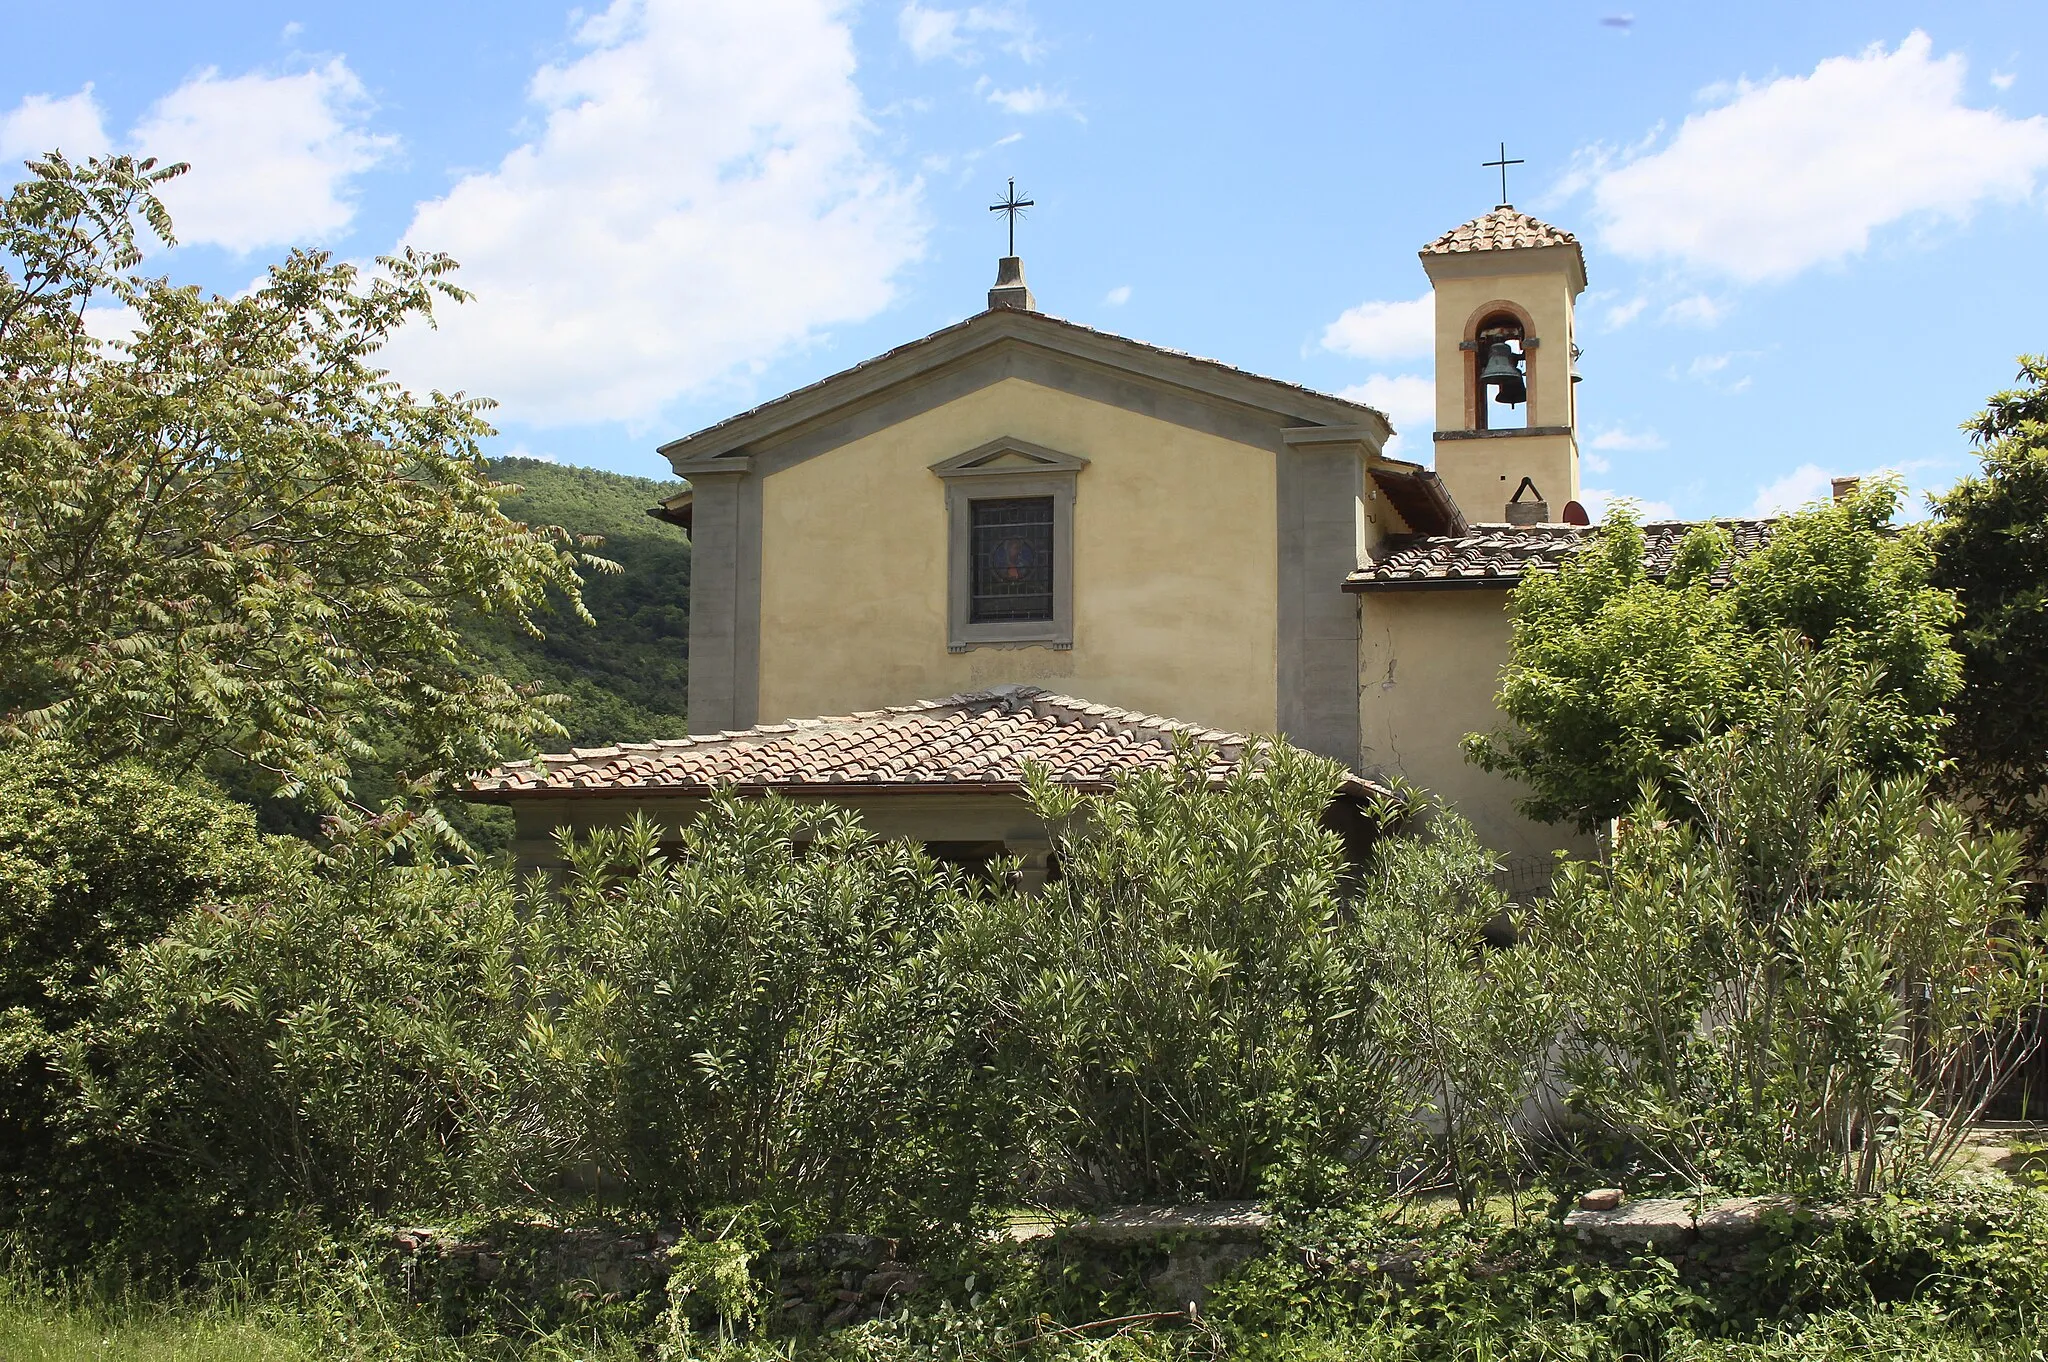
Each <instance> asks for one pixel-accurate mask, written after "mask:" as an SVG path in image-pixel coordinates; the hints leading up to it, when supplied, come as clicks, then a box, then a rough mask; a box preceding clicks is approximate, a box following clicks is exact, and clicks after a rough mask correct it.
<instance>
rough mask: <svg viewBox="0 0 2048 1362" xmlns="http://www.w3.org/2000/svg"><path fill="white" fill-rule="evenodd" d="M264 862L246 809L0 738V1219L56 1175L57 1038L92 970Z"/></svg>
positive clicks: (14, 1214)
mask: <svg viewBox="0 0 2048 1362" xmlns="http://www.w3.org/2000/svg"><path fill="white" fill-rule="evenodd" d="M272 873H273V853H272V851H271V850H270V849H269V848H268V847H266V845H265V844H264V842H263V840H262V839H261V838H259V837H258V836H257V833H256V826H255V823H254V821H253V820H252V818H251V817H250V815H249V812H248V811H247V810H246V809H244V808H242V807H241V806H239V805H237V804H234V803H232V802H230V801H228V800H225V799H222V798H220V797H218V796H217V795H215V794H213V793H212V792H210V791H208V790H205V789H203V788H195V787H188V786H185V785H181V784H178V783H177V782H175V781H172V780H170V779H167V778H166V777H164V776H161V775H158V774H156V773H154V772H151V771H149V770H147V769H146V768H144V767H142V766H140V765H138V764H135V763H132V762H106V763H101V762H95V761H90V760H87V759H86V758H84V757H82V756H80V755H79V754H78V753H76V752H74V751H72V750H70V749H68V748H65V747H62V746H59V745H57V744H53V743H36V744H28V745H23V746H17V747H11V748H0V1220H5V1221H14V1220H17V1219H18V1218H19V1217H20V1216H21V1215H23V1214H26V1213H27V1212H28V1211H29V1209H30V1208H31V1207H33V1206H35V1205H36V1204H37V1203H38V1202H39V1201H40V1200H42V1199H43V1198H44V1197H45V1196H46V1194H47V1192H48V1190H49V1188H50V1187H51V1185H52V1184H53V1183H56V1182H59V1181H62V1180H64V1179H66V1178H67V1177H68V1176H70V1169H71V1164H72V1161H71V1159H70V1158H69V1157H68V1156H67V1155H66V1154H65V1153H64V1151H63V1150H62V1149H61V1148H60V1146H59V1143H58V1141H59V1134H58V1130H57V1126H56V1119H57V1113H58V1110H59V1108H60V1107H61V1105H62V1101H63V1098H62V1095H61V1092H62V1083H61V1080H60V1079H59V1077H58V1074H57V1068H58V1060H59V1037H61V1036H62V1035H63V1033H64V1032H65V1030H66V1029H67V1028H69V1027H70V1026H72V1025H73V1024H74V1023H76V1022H77V1021H78V1020H79V1019H80V1018H81V1017H82V1016H84V1015H86V1014H87V1013H88V1012H89V1011H90V1010H91V1009H92V1008H93V1007H94V1006H95V1000H96V997H97V982H96V981H97V979H98V977H99V976H100V974H101V972H102V971H104V970H107V969H109V968H111V967H113V966H115V965H116V964H117V962H118V961H119V960H120V958H121V955H122V953H123V952H124V951H125V950H127V949H128V948H129V947H131V946H134V945H136V944H137V943H141V942H147V941H149V940H152V939H154V938H155V937H156V936H157V935H158V934H159V933H161V932H162V931H163V930H164V929H165V927H166V926H167V925H168V924H169V923H171V922H172V921H174V920H176V919H177V918H178V917H180V916H181V915H183V914H185V913H187V912H189V911H191V910H192V909H193V908H195V907H197V906H199V905H202V904H208V903H216V902H220V901H222V900H224V899H225V898H227V897H228V896H230V895H233V894H236V893H242V892H247V891H249V890H251V889H254V888H256V887H258V886H259V885H261V884H262V883H263V882H265V880H266V879H267V878H268V877H269V876H270V875H271V874H272Z"/></svg>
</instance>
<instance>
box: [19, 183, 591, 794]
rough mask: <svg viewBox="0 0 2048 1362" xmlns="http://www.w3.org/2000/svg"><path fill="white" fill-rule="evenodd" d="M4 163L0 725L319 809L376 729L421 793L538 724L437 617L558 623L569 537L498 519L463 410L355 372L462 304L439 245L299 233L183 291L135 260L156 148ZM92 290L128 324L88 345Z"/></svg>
mask: <svg viewBox="0 0 2048 1362" xmlns="http://www.w3.org/2000/svg"><path fill="white" fill-rule="evenodd" d="M30 170H31V172H32V178H30V179H28V180H27V181H25V182H23V183H22V184H19V185H17V186H16V187H15V189H14V190H13V192H12V193H11V194H10V195H9V196H8V197H7V199H6V200H5V202H4V204H0V659H4V661H0V737H4V738H11V739H15V740H19V739H21V738H24V737H29V736H58V737H62V738H64V739H66V740H68V741H70V742H72V743H74V744H75V745H77V746H78V747H79V748H80V749H81V750H83V751H85V752H87V753H89V754H91V755H93V756H97V757H102V758H114V757H121V756H127V755H136V754H140V755H146V756H147V757H148V758H149V760H151V761H152V762H153V763H155V764H158V765H160V766H162V767H165V768H167V769H170V770H174V771H179V770H189V769H193V768H195V767H198V766H200V765H201V764H202V763H205V762H207V761H209V760H216V759H221V758H223V757H224V758H226V759H228V760H230V761H232V762H235V763H239V764H243V765H246V766H247V767H249V768H252V769H254V770H257V771H260V772H263V773H265V775H266V776H267V777H268V778H269V779H271V780H273V781H275V782H276V783H277V784H278V786H279V787H280V788H281V789H282V790H283V791H284V792H285V793H287V794H290V795H295V796H296V795H304V796H306V797H308V798H309V799H310V800H312V801H314V802H316V803H318V804H321V805H322V806H324V807H327V808H330V809H340V808H342V807H343V806H344V802H345V801H346V799H347V797H348V796H349V794H350V772H351V767H352V765H353V764H355V763H358V762H361V761H364V760H366V759H368V758H370V757H371V756H372V755H373V754H374V753H375V751H376V749H377V747H378V746H379V744H384V745H385V746H387V747H393V748H396V749H397V750H398V751H399V752H400V753H401V754H402V755H401V757H400V759H399V760H398V761H397V762H396V763H395V764H396V767H397V769H398V770H399V771H400V772H401V774H402V775H403V777H404V779H405V782H406V784H407V785H408V786H409V787H411V788H415V789H419V790H426V789H430V788H432V787H434V786H435V785H436V784H438V783H440V782H442V781H443V780H445V779H446V778H447V777H448V776H449V775H451V774H459V773H461V772H464V771H467V770H470V769H474V768H476V767H478V766H481V765H485V764H488V763H489V762H490V761H491V760H493V759H494V758H495V757H496V756H497V755H498V754H499V753H500V752H501V751H504V750H508V749H516V748H520V747H523V746H526V745H528V744H529V743H530V741H531V740H532V739H533V738H535V737H536V736H538V735H541V734H545V733H553V732H559V731H560V730H559V726H558V725H555V724H554V723H553V722H552V721H551V720H550V719H549V718H548V714H547V697H545V696H543V695H541V694H539V693H538V692H537V690H536V689H533V688H527V689H522V688H519V687H515V686H514V685H512V684H510V683H509V682H507V681H505V680H504V679H502V678H501V677H498V676H496V675H494V674H492V673H491V672H489V671H487V670H485V669H483V668H481V667H479V666H477V665H476V664H475V660H474V658H473V656H472V655H471V653H470V650H469V649H468V648H467V647H466V646H465V644H464V642H463V636H462V635H461V634H460V633H459V632H457V630H456V629H454V628H453V627H452V625H453V624H454V622H455V621H456V620H457V619H458V618H460V617H461V616H462V615H463V614H464V613H465V612H476V613H480V614H483V615H486V616H492V617H496V618H499V619H502V620H505V621H507V622H508V623H509V624H510V625H511V626H512V627H514V628H519V629H529V630H530V629H532V628H534V627H535V626H534V624H533V617H534V614H535V612H536V611H537V610H538V609H539V608H540V607H541V606H542V605H543V603H544V602H545V601H546V600H547V599H548V598H549V595H550V593H554V596H555V598H556V599H558V600H560V601H561V602H563V603H564V605H565V607H566V608H567V609H568V610H570V611H572V612H574V613H577V614H578V615H581V614H582V613H583V611H582V604H581V595H580V575H579V573H578V571H577V564H578V561H579V555H578V553H577V552H576V549H577V546H576V545H575V544H574V543H572V542H571V541H570V539H569V537H568V536H567V535H566V534H565V533H563V532H561V531H557V530H548V529H533V528H530V527H528V526H525V525H521V524H519V523H517V522H515V521H513V520H511V519H510V518H509V517H507V516H506V515H505V513H504V511H503V510H502V508H501V507H500V505H499V498H500V496H501V495H502V494H503V491H504V489H503V488H501V487H499V486H498V485H497V484H495V483H493V482H492V481H491V479H490V478H489V476H488V475H487V473H486V471H485V468H484V465H483V461H482V459H481V456H480V455H479V453H478V448H477V441H478V440H479V438H481V437H482V436H484V435H485V434H487V433H489V427H488V426H487V425H486V424H485V423H484V420H483V417H482V412H483V410H484V409H485V408H486V407H487V405H488V404H487V403H486V402H484V401H483V400H481V399H474V398H466V397H463V396H462V395H460V394H457V395H454V396H447V395H443V394H440V393H434V394H432V395H430V396H428V397H426V398H420V397H417V396H415V395H413V394H411V393H409V392H407V391H405V390H404V389H403V388H402V387H400V386H399V385H398V384H396V383H395V382H393V381H392V380H391V379H390V378H389V377H388V376H387V375H386V374H385V373H384V371H382V370H379V369H377V368H375V367H374V365H373V361H374V358H375V356H376V353H377V351H378V349H379V348H380V347H381V346H382V345H383V344H384V342H385V341H386V339H387V338H388V337H389V336H390V335H391V334H392V333H393V332H394V331H395V330H396V329H397V328H399V327H401V326H403V325H405V324H407V323H408V322H413V321H428V322H430V321H431V318H432V311H433V307H434V305H435V303H436V301H437V300H440V301H457V300H460V299H461V298H462V297H463V294H462V293H461V291H460V290H458V289H456V288H455V287H454V285H453V284H452V283H451V282H450V281H449V279H448V274H449V272H450V271H451V270H452V269H453V268H454V265H453V262H451V261H450V260H448V259H447V258H446V257H445V256H439V255H427V254H421V253H419V252H416V251H412V250H408V251H407V252H406V253H405V254H403V255H400V256H395V257H387V258H384V259H382V260H380V261H379V262H378V265H377V268H376V269H375V270H373V271H367V272H366V271H363V270H359V269H358V268H357V267H355V266H353V265H349V264H343V263H337V262H335V261H334V260H332V259H331V258H330V257H328V256H327V255H325V254H322V253H316V252H303V251H302V252H295V253H293V254H292V256H291V257H290V258H289V259H288V260H287V261H286V262H285V263H283V264H281V265H277V266H274V267H272V268H271V269H270V270H269V272H268V273H267V275H266V276H265V278H264V279H263V281H262V282H261V283H259V284H258V285H257V286H256V287H254V288H253V289H251V290H250V291H249V292H248V293H246V294H244V295H242V296H240V297H236V298H220V297H208V296H205V295H203V294H202V293H201V292H200V291H199V290H197V289H194V288H187V287H178V286H175V285H173V284H171V283H170V282H168V281H166V280H163V279H150V278H144V277H141V276H140V275H137V274H135V273H134V272H133V271H134V269H135V267H136V266H137V265H138V264H139V262H140V260H141V259H142V251H141V248H140V245H139V244H138V232H139V229H140V228H143V227H146V228H147V229H148V230H149V231H151V232H153V233H154V234H155V235H156V236H157V237H159V238H160V239H162V240H164V241H166V242H169V241H171V240H172V237H171V226H170V221H169V219H168V217H167V215H166V214H165V212H164V209H163V207H162V205H161V204H160V203H159V202H158V201H157V199H156V198H155V196H154V190H155V188H156V187H157V186H158V185H160V184H161V183H162V182H163V181H164V180H166V179H168V178H170V177H171V176H173V175H175V174H177V173H178V172H179V171H180V170H182V167H180V166H172V167H167V168H158V167H156V166H155V165H154V163H153V162H148V161H135V160H132V159H130V158H126V157H113V158H108V159H103V160H102V159H95V160H93V161H90V162H88V163H87V164H85V165H83V166H76V165H73V164H71V163H70V162H68V161H66V160H65V159H64V158H63V157H61V156H58V155H54V154H53V155H51V156H49V157H48V158H46V159H44V160H42V161H38V162H34V163H32V164H31V166H30ZM109 309H125V314H124V315H125V316H126V318H127V319H128V320H129V321H131V322H132V323H133V327H134V329H133V332H132V334H131V335H130V336H129V338H128V339H126V340H120V341H111V342H109V341H99V340H95V339H94V338H93V335H92V334H91V332H90V331H89V330H88V327H87V324H86V322H87V318H88V316H89V315H94V314H95V310H98V315H105V313H106V311H107V310H109ZM580 561H581V562H582V563H583V564H584V565H585V566H603V564H602V561H601V560H597V559H592V558H589V557H581V558H580Z"/></svg>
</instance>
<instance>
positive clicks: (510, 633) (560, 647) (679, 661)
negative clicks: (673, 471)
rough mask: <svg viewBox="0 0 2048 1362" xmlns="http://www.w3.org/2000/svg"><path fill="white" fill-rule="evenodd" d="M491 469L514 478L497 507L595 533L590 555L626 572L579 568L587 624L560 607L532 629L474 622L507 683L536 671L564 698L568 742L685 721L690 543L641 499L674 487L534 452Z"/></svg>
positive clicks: (652, 731) (630, 738)
mask: <svg viewBox="0 0 2048 1362" xmlns="http://www.w3.org/2000/svg"><path fill="white" fill-rule="evenodd" d="M491 474H492V476H493V477H495V478H497V479H498V480H499V481H500V482H508V483H516V484H517V485H518V486H519V487H520V489H521V491H520V495H519V496H517V497H514V498H511V499H509V500H507V501H506V502H505V503H504V507H505V513H506V514H507V515H510V516H511V517H513V518H514V519H515V520H523V521H526V522H527V523H529V524H535V525H561V526H563V527H565V528H567V529H570V530H574V531H576V532H578V533H580V534H599V535H603V536H604V543H603V544H602V545H601V546H600V547H599V548H598V549H597V550H596V552H597V554H598V555H599V556H601V557H604V558H609V559H611V560H612V561H613V562H615V563H617V564H619V566H620V567H621V568H623V569H624V571H622V572H619V573H616V574H611V573H586V574H585V580H584V586H583V597H584V601H585V603H586V604H588V605H589V607H590V613H591V614H593V615H595V616H596V617H597V623H596V625H595V626H591V625H587V624H584V623H583V622H582V621H580V620H578V619H577V618H576V617H575V616H574V615H570V614H566V613H562V612H556V613H554V614H552V615H549V616H545V617H543V618H542V619H541V620H540V621H539V623H540V625H541V627H542V629H543V630H544V631H545V633H546V637H545V638H540V639H534V638H529V637H527V636H526V635H524V634H523V633H520V632H518V631H515V630H513V629H510V628H507V627H505V626H503V625H500V624H498V623H496V622H495V621H483V622H481V623H479V624H476V625H472V626H470V632H471V635H472V638H473V641H474V642H475V644H476V648H477V651H478V652H479V653H480V654H481V655H482V656H483V657H484V658H485V660H486V661H487V662H489V663H490V664H491V666H492V667H493V668H495V669H496V670H497V671H499V672H500V673H502V674H503V675H504V676H505V677H506V678H507V679H509V680H513V681H535V680H537V681H544V682H546V683H547V687H548V689H549V690H552V691H557V692H560V693H561V694H564V695H567V696H568V697H569V703H568V704H567V705H566V706H564V707H563V708H562V709H561V710H559V711H558V712H557V715H556V717H557V718H559V719H560V720H561V721H562V723H563V725H564V726H566V727H567V728H568V730H569V738H568V742H567V744H565V745H573V746H579V747H589V746H595V745H600V744H603V743H611V742H642V741H645V740H647V739H649V738H665V737H674V736H677V735H679V734H681V733H682V732H683V731H684V727H683V724H684V720H683V708H684V700H685V697H686V695H687V694H688V690H687V685H686V681H687V678H688V674H689V659H688V652H689V638H690V615H689V609H690V541H689V538H688V536H686V535H685V534H684V533H683V532H682V531H681V530H680V529H678V528H676V527H675V526H673V525H669V524H666V523H664V522H662V521H659V520H656V519H654V518H653V517H652V516H650V515H648V514H647V508H648V507H650V506H652V505H654V504H655V503H656V502H658V501H660V500H661V499H662V498H663V497H665V496H670V495H673V494H674V492H675V491H676V489H677V488H678V487H679V486H680V485H681V484H679V483H674V482H657V481H655V480H654V479H652V478H634V477H627V476H626V475H624V474H622V473H606V472H602V471H600V470H598V469H595V468H574V467H569V466H567V465H563V464H552V463H543V462H541V461H540V460H538V459H495V460H493V461H492V462H491Z"/></svg>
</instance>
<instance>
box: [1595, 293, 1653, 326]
mask: <svg viewBox="0 0 2048 1362" xmlns="http://www.w3.org/2000/svg"><path fill="white" fill-rule="evenodd" d="M1649 305H1650V299H1649V297H1648V296H1647V295H1645V294H1641V293H1638V294H1637V295H1636V296H1635V297H1633V298H1631V299H1629V300H1628V301H1627V302H1625V303H1616V304H1615V305H1614V306H1613V307H1610V308H1608V309H1607V315H1606V316H1604V317H1602V318H1601V319H1600V329H1601V330H1602V331H1619V330H1621V328H1623V327H1624V326H1627V325H1628V324H1629V323H1630V322H1632V321H1634V320H1635V319H1636V318H1638V317H1640V316H1642V315H1643V309H1644V308H1646V307H1648V306H1649Z"/></svg>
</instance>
